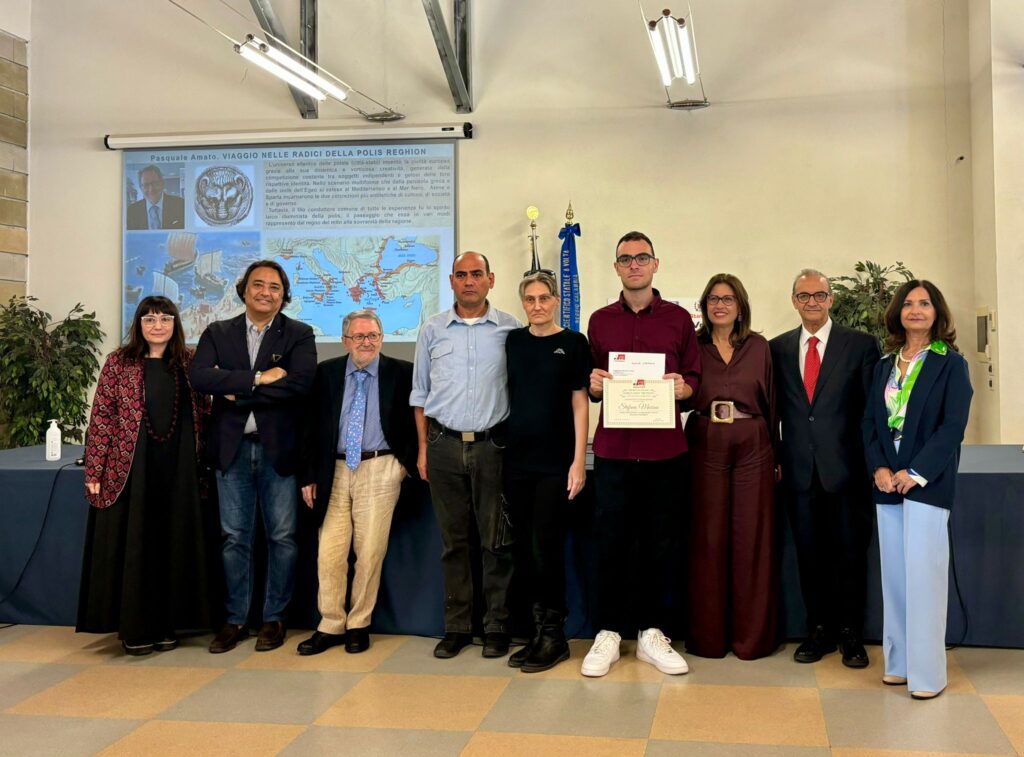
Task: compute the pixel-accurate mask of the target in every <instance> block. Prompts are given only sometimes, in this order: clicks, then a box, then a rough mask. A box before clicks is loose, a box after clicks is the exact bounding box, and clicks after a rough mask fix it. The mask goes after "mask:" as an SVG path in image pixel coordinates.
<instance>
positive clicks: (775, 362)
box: [769, 321, 880, 497]
mask: <svg viewBox="0 0 1024 757" xmlns="http://www.w3.org/2000/svg"><path fill="white" fill-rule="evenodd" d="M769 346H770V347H771V351H772V368H773V370H774V371H775V405H776V409H777V412H778V415H779V418H780V419H781V421H782V438H781V440H780V442H779V454H778V456H777V459H778V461H779V464H780V465H781V466H782V481H783V483H784V484H785V485H786V486H787V487H789V488H790V489H791V490H794V491H807V490H808V489H810V488H811V482H812V478H811V474H812V473H813V472H814V471H815V470H817V472H818V479H819V480H820V481H821V485H822V487H823V488H824V489H825V491H827V492H838V491H841V490H843V489H844V488H846V487H848V486H851V485H856V486H860V487H862V488H863V493H864V495H865V497H866V496H867V491H868V489H867V471H866V468H865V464H864V456H863V454H861V451H862V449H863V444H862V442H861V421H862V420H863V418H864V402H865V398H866V397H867V392H868V389H869V387H870V386H871V375H872V374H871V372H872V370H873V368H874V366H875V363H877V362H878V356H879V354H880V350H879V349H878V341H877V340H876V339H875V338H874V337H873V336H871V335H870V334H865V333H864V332H863V331H857V330H856V329H850V328H846V327H845V326H840V325H839V324H838V323H835V322H834V321H833V323H832V332H831V333H830V334H829V338H828V344H827V345H826V347H825V357H824V358H823V359H822V361H821V372H820V373H819V374H818V384H817V386H816V388H815V391H814V401H813V402H808V400H807V391H806V390H805V389H804V382H803V378H802V377H801V376H800V328H796V329H793V330H792V331H787V332H786V333H784V334H780V335H779V336H777V337H775V338H774V339H772V340H771V342H769Z"/></svg>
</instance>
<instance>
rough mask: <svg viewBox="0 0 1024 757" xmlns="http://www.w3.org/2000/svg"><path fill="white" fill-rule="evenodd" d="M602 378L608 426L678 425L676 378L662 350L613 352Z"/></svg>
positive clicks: (662, 426) (605, 421) (664, 426)
mask: <svg viewBox="0 0 1024 757" xmlns="http://www.w3.org/2000/svg"><path fill="white" fill-rule="evenodd" d="M608 370H609V371H610V372H611V375H612V378H605V379H604V381H603V395H604V425H605V427H606V428H675V426H676V397H675V382H674V381H673V380H672V379H665V378H662V377H663V376H664V375H665V355H664V354H663V353H660V352H611V353H609V354H608Z"/></svg>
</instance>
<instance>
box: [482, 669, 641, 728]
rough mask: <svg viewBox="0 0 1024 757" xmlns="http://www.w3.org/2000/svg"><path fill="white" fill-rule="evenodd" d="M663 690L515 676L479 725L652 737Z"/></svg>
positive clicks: (638, 684)
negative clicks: (652, 726)
mask: <svg viewBox="0 0 1024 757" xmlns="http://www.w3.org/2000/svg"><path fill="white" fill-rule="evenodd" d="M660 691H661V684H657V683H612V682H609V681H556V680H546V681H526V680H513V681H511V682H510V683H509V685H508V688H506V689H505V691H504V693H503V694H502V695H501V697H499V698H498V701H497V702H496V703H495V705H494V707H492V708H491V711H490V712H489V713H488V715H487V717H485V718H484V721H483V723H481V724H480V730H482V731H509V732H515V733H555V734H565V735H569V736H613V737H614V736H618V737H621V738H647V737H648V736H649V735H650V733H651V724H652V723H653V722H654V711H655V709H657V706H658V694H659V692H660Z"/></svg>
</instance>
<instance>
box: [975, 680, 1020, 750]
mask: <svg viewBox="0 0 1024 757" xmlns="http://www.w3.org/2000/svg"><path fill="white" fill-rule="evenodd" d="M981 700H982V701H983V702H984V703H985V706H986V707H988V710H989V712H991V713H992V717H994V718H995V719H996V722H997V723H998V724H999V727H1000V728H1002V729H1003V733H1005V734H1006V738H1008V739H1009V740H1010V743H1011V744H1013V748H1014V749H1016V750H1017V754H1021V755H1024V697H1018V696H1008V695H1006V696H1003V695H998V694H985V695H983V696H982V697H981Z"/></svg>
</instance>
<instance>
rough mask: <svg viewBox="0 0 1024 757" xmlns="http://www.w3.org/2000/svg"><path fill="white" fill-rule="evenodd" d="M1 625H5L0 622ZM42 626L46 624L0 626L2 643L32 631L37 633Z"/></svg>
mask: <svg viewBox="0 0 1024 757" xmlns="http://www.w3.org/2000/svg"><path fill="white" fill-rule="evenodd" d="M0 625H3V624H2V623H0ZM40 628H45V626H21V625H15V626H9V627H7V628H0V644H6V643H8V642H10V641H14V640H15V639H20V638H21V637H22V636H28V635H29V634H30V633H35V632H36V631H38V630H39V629H40Z"/></svg>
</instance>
